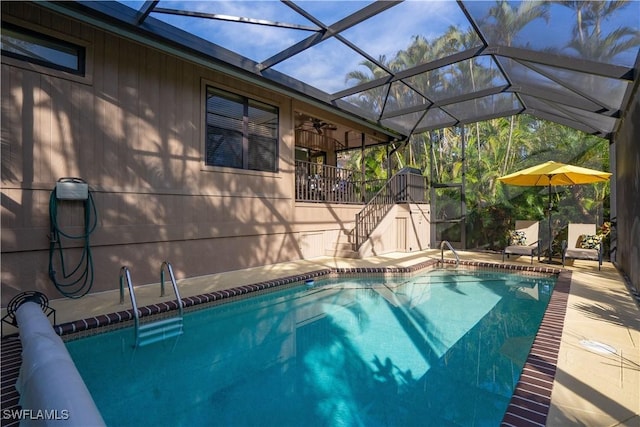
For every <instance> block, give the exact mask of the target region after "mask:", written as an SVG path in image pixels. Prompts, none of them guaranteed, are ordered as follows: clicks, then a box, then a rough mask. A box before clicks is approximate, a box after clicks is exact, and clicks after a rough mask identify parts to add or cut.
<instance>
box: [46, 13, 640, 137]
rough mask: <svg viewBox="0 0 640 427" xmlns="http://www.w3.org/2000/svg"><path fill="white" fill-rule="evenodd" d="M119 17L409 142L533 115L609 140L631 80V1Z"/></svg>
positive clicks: (634, 34)
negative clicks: (440, 130)
mask: <svg viewBox="0 0 640 427" xmlns="http://www.w3.org/2000/svg"><path fill="white" fill-rule="evenodd" d="M123 3H125V4H126V5H127V6H129V7H132V8H134V9H135V11H137V13H138V15H140V16H141V18H139V19H138V20H137V22H136V24H137V25H138V26H139V28H140V30H141V31H147V32H151V33H153V34H154V35H155V36H158V37H167V38H168V39H170V40H172V41H174V42H175V41H178V42H180V43H184V44H187V45H189V47H191V48H196V49H199V50H200V51H201V52H202V54H204V55H211V56H212V57H213V58H214V59H217V60H221V61H226V62H227V63H228V64H229V65H230V66H233V67H240V68H243V71H245V72H249V73H254V74H255V75H256V76H259V77H262V78H265V79H267V80H272V81H273V82H274V83H276V84H278V85H281V86H284V87H289V88H291V89H292V90H294V91H299V92H300V93H302V94H303V95H304V96H309V97H311V98H312V99H313V100H316V101H319V102H320V103H322V104H325V105H326V106H327V108H338V109H344V110H345V111H347V112H349V113H353V114H356V115H358V116H360V117H362V118H364V119H365V120H367V121H369V122H371V123H372V124H377V125H379V126H381V127H383V128H385V129H388V130H390V131H392V132H398V133H399V134H400V135H404V136H408V134H410V133H412V132H420V131H421V130H424V129H434V128H437V127H439V126H442V127H446V126H451V125H455V124H459V123H469V122H473V121H478V120H484V119H486V118H487V117H494V116H495V117H498V116H499V115H500V114H504V115H510V114H514V113H529V114H534V115H538V116H539V117H542V116H544V117H543V118H545V119H547V120H555V121H557V122H559V123H562V124H565V125H568V126H573V127H575V128H578V129H585V128H588V129H591V133H593V134H595V135H599V136H604V137H607V136H610V135H611V133H612V132H615V131H616V128H617V125H618V122H619V120H620V117H621V116H622V114H621V112H622V111H623V110H624V109H625V108H626V104H627V103H628V101H629V98H630V93H631V90H632V88H633V85H634V81H635V79H637V78H638V77H637V76H638V71H637V70H636V69H635V67H636V66H637V65H636V64H638V63H639V62H640V61H638V54H639V46H640V18H639V17H640V2H638V1H627V2H617V1H578V2H560V1H552V2H545V1H494V0H491V1H411V0H407V1H394V2H390V1H375V2H366V1H275V0H266V1H187V2H177V1H164V0H163V1H157V2H123ZM51 7H52V8H54V7H59V8H64V7H68V6H66V5H65V4H64V3H63V4H56V5H55V6H51ZM82 7H85V8H94V9H99V10H102V11H106V12H105V13H112V11H113V10H114V8H113V7H109V8H107V7H105V6H103V5H102V6H101V5H100V4H99V3H93V2H87V3H83V6H82ZM116 15H118V14H114V16H113V17H116V18H117V16H116ZM121 16H123V17H124V16H130V14H129V15H127V13H122V14H121ZM123 21H125V23H126V24H131V19H129V18H127V19H124V18H123ZM157 22H161V23H163V24H168V25H171V27H167V28H162V27H161V26H160V25H158V24H157ZM176 30H181V31H183V32H184V33H185V34H187V35H188V36H191V37H195V38H193V41H191V39H189V37H188V36H182V35H179V34H178V33H176ZM202 41H206V42H207V43H209V44H210V46H207V45H206V44H202V43H201V42H202ZM234 55H235V56H234ZM529 101H531V102H529ZM534 105H535V107H534ZM542 107H544V108H542ZM585 125H587V126H586V127H585Z"/></svg>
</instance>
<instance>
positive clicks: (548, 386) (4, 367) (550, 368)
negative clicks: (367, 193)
mask: <svg viewBox="0 0 640 427" xmlns="http://www.w3.org/2000/svg"><path fill="white" fill-rule="evenodd" d="M443 263H444V264H456V261H454V260H444V261H438V260H427V261H423V262H420V263H416V264H414V265H411V266H407V267H350V268H323V269H319V270H315V271H311V272H307V273H303V274H296V275H291V276H285V277H282V278H279V279H274V280H268V281H263V282H258V283H254V284H249V285H243V286H238V287H234V288H230V289H225V290H220V291H214V292H210V293H205V294H200V295H195V296H189V297H183V298H182V302H183V305H184V307H185V308H191V307H198V306H205V305H208V304H211V303H216V302H221V301H225V300H229V299H231V298H234V297H240V296H243V295H249V294H251V293H254V292H258V291H263V290H267V289H271V288H277V287H282V286H286V285H292V284H296V283H300V282H305V281H306V280H312V279H316V278H324V277H342V276H349V275H403V274H414V273H417V272H420V271H423V270H426V269H428V268H432V267H435V266H437V265H440V264H443ZM458 264H459V265H462V266H464V267H466V268H469V269H483V270H486V269H495V270H498V271H504V270H506V271H518V272H525V273H526V272H530V273H535V274H557V275H558V281H557V283H556V286H555V287H554V291H553V293H552V295H551V299H550V301H549V305H548V307H547V310H546V311H545V314H544V317H543V319H542V323H541V325H540V328H539V330H538V333H537V334H536V337H535V339H534V342H533V345H532V347H531V350H530V352H529V355H528V357H527V360H526V362H525V365H524V368H523V371H522V374H521V376H520V379H519V381H518V383H517V385H516V388H515V389H514V392H513V396H512V398H511V401H510V403H509V406H508V407H507V410H506V412H505V415H504V417H503V420H502V423H501V425H502V426H504V427H510V426H517V427H520V426H544V424H545V421H546V418H547V415H548V412H549V407H550V402H551V391H552V387H553V381H554V378H555V372H556V363H557V359H558V351H559V348H560V338H561V336H562V328H563V325H564V316H565V312H566V305H567V300H568V295H569V289H570V285H571V271H569V270H564V269H560V268H555V267H545V266H525V265H512V264H500V263H494V262H481V261H467V260H461V261H459V262H458ZM177 309H178V304H177V302H176V301H167V302H162V303H158V304H151V305H147V306H144V307H139V308H138V311H139V315H140V318H144V317H149V316H155V315H159V314H163V313H168V312H170V311H172V310H177ZM133 319H134V314H133V309H128V310H123V311H118V312H115V313H109V314H102V315H98V316H95V317H89V318H85V319H81V320H76V321H72V322H65V323H62V324H59V325H54V326H53V329H54V331H55V332H56V334H58V335H59V336H61V337H67V336H70V335H73V334H78V333H81V332H91V331H92V330H94V329H98V328H100V329H102V328H105V327H109V326H118V325H121V326H125V325H127V326H128V324H129V323H130V322H131V321H132V320H133ZM0 360H1V368H0V383H1V387H0V388H1V407H2V409H3V410H18V409H20V406H19V398H20V396H19V393H18V391H17V390H16V388H15V385H16V381H17V378H18V375H19V372H20V365H21V362H22V346H21V343H20V339H19V336H18V334H14V335H10V336H7V337H3V338H2V350H1V354H0ZM0 421H1V422H0V425H2V426H17V425H18V424H19V421H18V420H14V421H15V422H13V423H11V422H10V421H11V420H7V419H5V417H4V416H3V417H1V419H0Z"/></svg>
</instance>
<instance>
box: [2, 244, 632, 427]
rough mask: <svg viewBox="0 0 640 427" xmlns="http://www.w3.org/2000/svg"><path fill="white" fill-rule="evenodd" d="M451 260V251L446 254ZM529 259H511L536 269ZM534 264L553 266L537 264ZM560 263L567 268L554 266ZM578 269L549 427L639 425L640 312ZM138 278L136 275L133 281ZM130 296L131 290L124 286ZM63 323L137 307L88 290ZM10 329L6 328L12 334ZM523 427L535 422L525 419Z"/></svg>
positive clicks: (194, 283)
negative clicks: (526, 421) (88, 292)
mask: <svg viewBox="0 0 640 427" xmlns="http://www.w3.org/2000/svg"><path fill="white" fill-rule="evenodd" d="M445 255H446V256H445V258H449V259H450V258H451V253H450V252H448V253H445ZM459 255H460V258H461V259H463V260H466V261H480V262H489V263H498V264H502V259H501V255H500V254H493V253H484V252H460V253H459ZM439 258H440V251H439V250H430V251H424V252H419V253H409V254H407V253H392V254H386V255H383V256H378V257H373V258H368V259H339V258H330V257H323V258H316V259H312V260H300V261H294V262H289V263H283V264H276V265H269V266H264V267H259V268H250V269H245V270H239V271H232V272H227V273H222V274H215V275H210V276H203V277H198V278H190V279H184V280H180V281H179V284H180V293H181V296H182V297H183V298H185V297H190V296H195V295H201V294H204V293H210V292H215V291H221V290H224V289H230V288H234V287H238V286H241V285H249V284H253V283H258V282H263V281H266V280H274V279H278V278H282V277H287V276H293V275H297V274H304V273H310V272H313V271H318V270H322V269H327V268H329V269H338V268H371V267H375V268H380V267H410V266H413V265H416V264H420V263H423V262H428V261H430V260H433V259H439ZM529 261H530V259H529V258H528V257H512V258H511V259H510V260H507V262H506V263H507V264H513V265H521V266H529V265H530V262H529ZM533 265H534V267H546V266H548V265H547V264H543V263H537V262H534V264H533ZM551 267H554V268H561V266H557V265H552V266H551ZM567 270H569V271H571V288H570V294H569V296H568V301H567V307H566V313H565V316H564V327H563V330H562V336H561V343H560V348H559V352H558V360H557V370H556V374H555V380H554V382H553V388H552V393H551V403H550V407H549V412H548V416H547V420H546V425H547V426H567V425H587V426H629V427H631V426H634V427H639V426H640V309H639V307H638V304H637V302H636V301H635V300H634V298H633V295H632V294H631V293H630V291H629V289H628V288H627V286H626V285H625V282H624V280H623V278H622V277H621V276H620V274H619V273H618V271H617V270H616V269H615V268H614V266H613V265H612V264H611V263H604V265H603V267H602V270H601V271H598V268H597V264H596V263H595V262H592V261H578V260H576V261H574V262H573V264H572V265H568V266H567ZM134 283H135V278H134ZM159 288H160V286H159V284H157V283H156V284H151V285H146V286H139V287H138V286H136V299H137V300H138V305H139V306H145V305H150V304H156V303H159V302H162V301H168V300H170V299H171V295H172V294H173V292H172V290H171V286H170V284H169V283H167V284H166V290H167V295H168V296H167V297H164V298H159V296H158V295H159V292H160V289H159ZM125 293H128V291H125ZM50 305H51V306H52V307H53V308H55V309H56V320H57V323H58V324H62V323H65V322H70V321H74V320H78V319H85V318H87V317H92V316H98V315H101V314H106V313H114V312H118V311H122V310H125V309H128V308H130V300H129V297H128V295H125V304H124V305H120V304H119V291H118V290H117V289H116V290H114V291H109V292H103V293H99V294H92V295H87V296H85V297H83V298H82V299H79V300H70V299H57V300H51V301H50ZM9 329H10V328H7V327H6V325H5V334H7V333H9V332H10V330H9ZM518 425H535V424H531V423H524V422H523V423H522V424H518Z"/></svg>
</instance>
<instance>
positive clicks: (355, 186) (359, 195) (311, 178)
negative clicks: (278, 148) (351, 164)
mask: <svg viewBox="0 0 640 427" xmlns="http://www.w3.org/2000/svg"><path fill="white" fill-rule="evenodd" d="M365 190H366V186H365V185H364V183H363V181H362V179H361V174H360V173H359V172H357V171H353V170H349V169H343V168H338V167H335V166H328V165H323V164H320V163H312V162H304V161H299V160H298V161H296V201H299V202H326V203H355V204H361V203H365V198H364V197H363V195H364V194H365Z"/></svg>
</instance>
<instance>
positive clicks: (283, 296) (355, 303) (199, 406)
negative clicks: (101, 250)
mask: <svg viewBox="0 0 640 427" xmlns="http://www.w3.org/2000/svg"><path fill="white" fill-rule="evenodd" d="M554 283H555V277H536V276H518V275H513V274H504V273H496V272H488V271H457V272H453V271H450V270H449V271H438V270H436V271H430V272H427V273H424V274H422V275H419V276H416V277H412V278H404V279H400V278H398V279H389V278H386V279H385V278H358V279H323V280H320V281H317V282H316V283H315V284H314V286H307V285H302V286H299V287H294V288H288V289H281V290H276V291H271V292H269V293H267V294H262V295H259V296H256V297H251V298H246V299H243V300H239V301H236V302H231V303H228V304H222V305H219V306H215V307H211V308H208V309H205V310H200V311H194V312H191V313H188V314H187V315H186V316H185V334H184V335H183V336H181V337H180V338H178V339H173V340H167V341H164V342H161V343H158V344H155V345H150V346H147V347H142V348H138V349H133V348H132V347H131V344H132V343H133V335H134V334H133V331H132V329H130V328H128V329H121V330H117V331H113V332H108V333H104V334H100V335H96V336H92V337H88V338H83V339H79V340H75V341H69V342H68V343H67V348H68V349H69V352H70V354H71V356H72V358H73V359H74V362H75V363H76V365H77V367H78V370H79V372H80V373H81V375H82V377H83V378H84V380H85V383H86V384H87V387H88V388H89V390H90V392H91V393H92V395H93V397H94V400H95V402H96V405H97V406H98V408H99V409H100V411H101V413H102V415H103V417H104V419H105V421H106V422H107V424H108V425H117V426H127V425H132V426H133V425H136V426H138V425H152V424H153V425H172V426H193V425H219V426H255V425H260V426H268V425H274V426H294V425H295V426H299V425H310V426H411V425H420V426H429V425H433V426H467V425H479V426H482V425H486V426H495V425H498V424H499V423H500V421H501V419H502V416H503V414H504V412H505V409H506V407H507V405H508V403H509V399H510V398H511V395H512V392H513V389H514V387H515V385H516V383H517V381H518V378H519V376H520V372H521V369H522V366H523V364H524V361H525V359H526V356H527V354H528V352H529V348H530V346H531V343H532V342H533V339H534V337H535V334H536V331H537V329H538V326H539V324H540V321H541V319H542V316H543V314H544V310H545V308H546V306H547V303H548V301H549V297H550V294H551V290H552V288H553V285H554Z"/></svg>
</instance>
